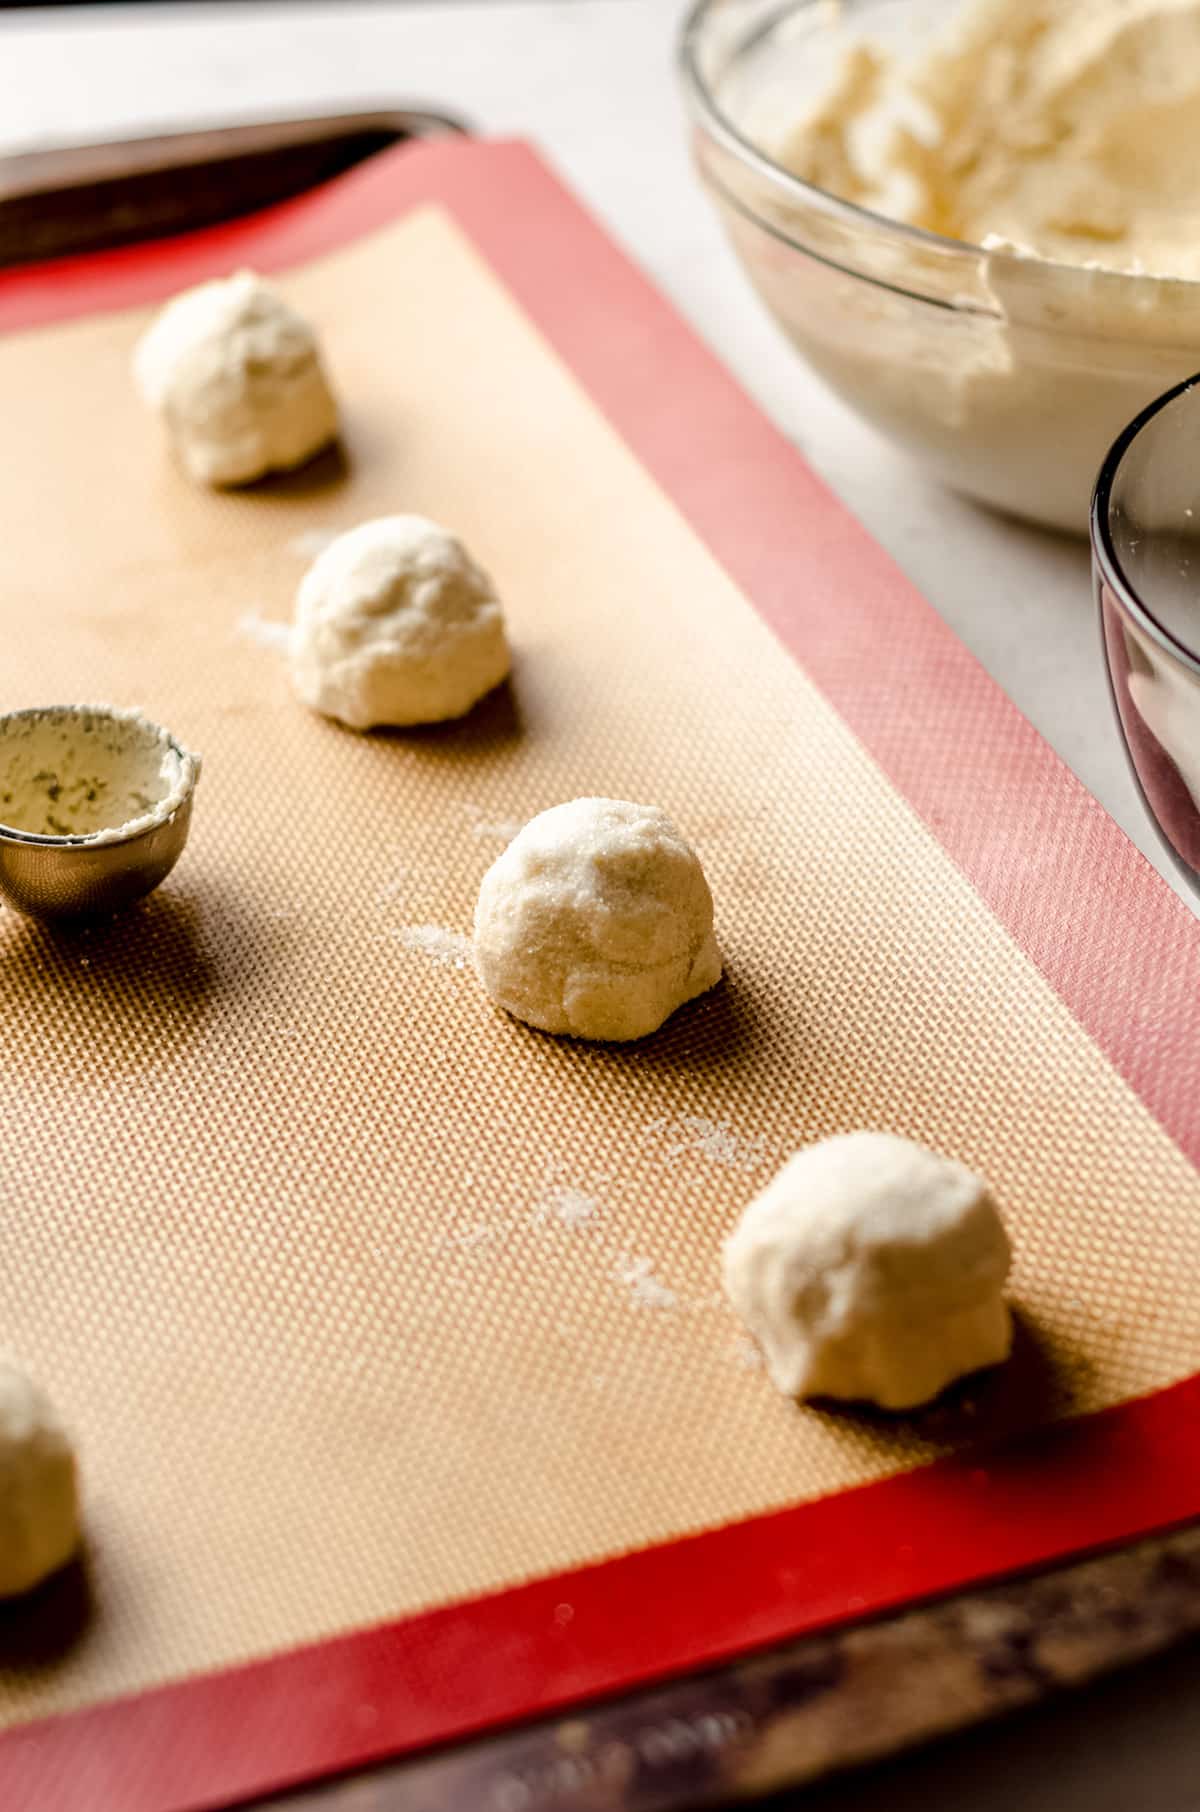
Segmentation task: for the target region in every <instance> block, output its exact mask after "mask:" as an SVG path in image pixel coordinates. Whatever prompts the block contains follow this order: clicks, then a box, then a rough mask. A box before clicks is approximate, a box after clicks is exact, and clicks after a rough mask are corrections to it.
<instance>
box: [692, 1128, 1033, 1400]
mask: <svg viewBox="0 0 1200 1812" xmlns="http://www.w3.org/2000/svg"><path fill="white" fill-rule="evenodd" d="M1010 1256H1011V1254H1010V1250H1009V1243H1008V1237H1007V1235H1006V1234H1005V1231H1004V1228H1003V1226H1002V1225H1001V1221H1000V1216H999V1215H998V1214H997V1212H996V1209H995V1206H994V1205H993V1203H992V1200H991V1197H990V1196H989V1195H988V1192H987V1188H986V1186H985V1185H984V1183H982V1182H981V1181H980V1179H979V1178H978V1177H977V1176H974V1175H972V1173H971V1172H970V1171H969V1170H967V1169H966V1168H965V1167H964V1166H963V1165H962V1164H959V1163H956V1162H955V1161H954V1160H953V1159H951V1158H942V1157H939V1156H938V1155H937V1154H936V1153H935V1152H932V1151H927V1150H926V1149H925V1148H924V1146H921V1145H914V1144H913V1143H911V1141H909V1140H908V1139H898V1138H895V1137H893V1136H892V1135H891V1134H890V1133H878V1132H856V1133H847V1134H845V1135H843V1136H841V1137H838V1138H834V1139H826V1140H824V1141H822V1142H821V1143H820V1144H818V1145H810V1146H809V1147H807V1149H805V1150H804V1151H801V1152H800V1153H798V1155H797V1156H796V1157H794V1158H793V1159H792V1160H791V1162H790V1163H789V1164H787V1165H785V1166H784V1168H783V1169H782V1170H781V1171H780V1172H779V1174H778V1176H777V1177H775V1179H774V1180H773V1181H772V1182H771V1183H770V1184H768V1186H767V1188H766V1189H764V1190H763V1192H762V1194H761V1195H760V1196H758V1197H757V1198H756V1200H754V1201H753V1202H751V1204H750V1206H749V1207H748V1208H747V1209H746V1212H745V1214H744V1215H743V1216H742V1219H741V1221H740V1222H739V1224H738V1226H737V1228H736V1230H735V1231H734V1233H733V1234H732V1235H731V1236H730V1238H729V1239H728V1240H727V1241H726V1242H725V1254H724V1259H725V1288H726V1291H727V1292H728V1295H729V1298H730V1301H731V1302H732V1303H733V1306H734V1308H735V1309H736V1310H737V1311H738V1313H739V1315H741V1317H742V1319H743V1321H744V1322H745V1323H746V1326H747V1327H748V1328H749V1329H750V1332H751V1333H752V1334H753V1335H754V1336H755V1338H756V1339H757V1340H758V1342H759V1344H760V1346H761V1347H762V1349H763V1353H764V1355H765V1357H766V1361H767V1366H768V1368H769V1370H770V1373H771V1377H772V1379H773V1380H774V1382H775V1383H776V1385H777V1386H778V1387H779V1389H780V1390H781V1391H784V1392H786V1394H787V1395H788V1396H793V1397H842V1398H847V1399H850V1400H855V1399H869V1400H870V1401H872V1402H875V1403H878V1404H879V1405H880V1406H881V1407H882V1408H884V1409H910V1408H912V1407H913V1405H914V1404H917V1403H926V1402H928V1401H929V1400H930V1398H932V1397H936V1396H937V1394H938V1392H939V1391H941V1390H943V1389H944V1388H945V1387H946V1385H948V1384H949V1383H951V1381H952V1380H953V1379H955V1378H959V1377H962V1376H963V1375H964V1374H965V1373H967V1372H973V1371H977V1370H978V1369H979V1368H980V1367H981V1366H985V1365H995V1364H997V1363H998V1362H999V1361H1000V1360H1001V1359H1005V1358H1007V1357H1008V1353H1009V1350H1010V1347H1011V1345H1012V1322H1011V1317H1010V1315H1009V1312H1008V1306H1007V1304H1006V1303H1005V1301H1004V1298H1003V1296H1002V1294H1001V1292H1002V1289H1003V1286H1004V1280H1005V1278H1006V1277H1007V1276H1008V1267H1009V1262H1010Z"/></svg>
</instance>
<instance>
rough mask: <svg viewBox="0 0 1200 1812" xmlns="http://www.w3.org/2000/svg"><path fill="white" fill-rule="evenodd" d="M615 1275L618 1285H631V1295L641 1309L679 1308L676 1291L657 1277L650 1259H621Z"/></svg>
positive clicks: (617, 1264) (618, 1261) (614, 1272)
mask: <svg viewBox="0 0 1200 1812" xmlns="http://www.w3.org/2000/svg"><path fill="white" fill-rule="evenodd" d="M613 1275H614V1277H615V1278H616V1279H617V1282H618V1283H623V1284H628V1285H629V1291H630V1294H631V1296H632V1297H633V1300H634V1302H635V1303H637V1305H638V1307H639V1308H642V1309H673V1308H676V1307H677V1306H678V1303H679V1298H678V1297H677V1296H676V1294H675V1292H674V1290H670V1289H668V1288H667V1286H666V1284H665V1283H662V1282H661V1281H660V1280H659V1279H658V1278H657V1277H655V1275H654V1272H653V1270H652V1268H651V1265H650V1260H649V1259H648V1258H630V1257H628V1256H626V1257H624V1258H620V1259H618V1260H617V1263H616V1266H615V1267H614V1271H613Z"/></svg>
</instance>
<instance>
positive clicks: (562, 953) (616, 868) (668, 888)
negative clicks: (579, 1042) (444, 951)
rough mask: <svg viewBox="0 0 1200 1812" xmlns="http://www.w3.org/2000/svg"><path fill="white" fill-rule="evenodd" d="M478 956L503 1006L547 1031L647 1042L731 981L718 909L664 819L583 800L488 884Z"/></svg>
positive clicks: (518, 846) (539, 831) (496, 868)
mask: <svg viewBox="0 0 1200 1812" xmlns="http://www.w3.org/2000/svg"><path fill="white" fill-rule="evenodd" d="M475 957H476V962H477V964H478V968H479V974H480V976H481V978H482V980H483V985H484V987H485V988H486V989H487V991H488V993H489V994H490V995H491V997H492V999H493V1000H494V1001H496V1002H497V1004H498V1005H500V1006H502V1007H505V1008H507V1010H508V1012H510V1013H513V1014H515V1015H516V1017H517V1018H518V1019H524V1020H526V1021H527V1022H528V1023H529V1024H530V1025H531V1026H539V1027H540V1028H541V1029H542V1031H544V1032H567V1033H570V1034H572V1035H573V1036H575V1037H576V1038H603V1039H624V1038H644V1037H645V1036H646V1034H647V1033H648V1032H653V1031H655V1030H657V1028H658V1027H659V1026H660V1025H661V1024H662V1023H663V1021H664V1019H666V1018H668V1017H669V1015H670V1014H672V1013H673V1012H674V1011H675V1009H676V1007H679V1006H682V1005H683V1003H684V1001H685V1000H692V999H693V998H694V997H695V996H696V995H697V994H703V993H704V991H705V989H706V988H711V987H712V986H713V985H714V983H715V982H717V981H719V980H720V976H721V957H720V953H719V952H718V950H717V946H716V941H715V939H714V937H713V904H712V895H711V893H710V892H709V890H708V882H707V881H706V880H705V878H704V870H703V869H702V868H701V866H700V862H699V859H698V858H697V856H696V854H695V852H694V850H692V848H691V847H690V846H689V845H688V844H687V843H686V842H685V841H684V839H683V838H682V837H681V836H680V834H679V832H678V831H677V830H676V829H675V826H674V825H673V824H672V823H671V820H670V819H669V818H668V817H667V816H666V814H665V813H664V812H660V811H659V810H657V808H656V807H654V806H651V805H629V804H627V803H626V802H625V801H624V800H622V799H574V800H572V801H571V803H570V804H569V805H556V806H554V807H553V809H552V810H550V811H548V812H542V813H540V814H539V816H538V817H536V818H534V819H532V820H531V821H530V822H529V823H528V824H527V825H526V826H525V828H524V830H522V831H521V832H520V833H519V834H518V835H517V836H516V837H515V838H514V839H513V841H512V842H511V843H510V844H509V846H508V848H507V849H506V850H505V851H504V854H503V855H502V856H500V857H499V859H498V860H497V861H495V862H494V863H493V864H492V866H491V868H489V870H488V872H487V874H486V875H485V876H484V877H483V884H482V886H481V887H480V889H479V902H478V904H477V906H476V908H475Z"/></svg>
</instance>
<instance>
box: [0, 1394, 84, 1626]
mask: <svg viewBox="0 0 1200 1812" xmlns="http://www.w3.org/2000/svg"><path fill="white" fill-rule="evenodd" d="M78 1546H79V1502H78V1495H77V1492H76V1485H75V1458H74V1455H73V1454H72V1452H71V1443H70V1442H69V1440H68V1439H67V1437H66V1435H65V1433H64V1432H63V1430H62V1428H61V1426H60V1424H59V1421H58V1418H57V1417H56V1415H55V1413H54V1410H53V1409H52V1408H51V1405H50V1402H49V1399H48V1398H47V1397H46V1395H45V1393H44V1392H43V1391H41V1390H39V1389H38V1387H37V1385H36V1384H34V1383H33V1382H32V1380H31V1379H29V1378H27V1377H26V1376H25V1373H24V1372H23V1371H22V1370H21V1369H20V1367H19V1366H17V1365H14V1364H13V1362H12V1361H11V1360H10V1359H2V1358H0V1598H14V1597H16V1595H17V1594H18V1593H19V1592H28V1591H31V1590H32V1589H33V1587H34V1586H36V1585H40V1584H41V1582H42V1580H43V1579H47V1578H48V1577H49V1576H50V1574H51V1573H56V1572H57V1571H58V1569H59V1567H61V1566H64V1565H65V1564H66V1562H67V1561H68V1560H70V1558H71V1556H72V1554H74V1552H75V1550H76V1548H77V1547H78Z"/></svg>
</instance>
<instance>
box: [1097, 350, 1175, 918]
mask: <svg viewBox="0 0 1200 1812" xmlns="http://www.w3.org/2000/svg"><path fill="white" fill-rule="evenodd" d="M1091 533H1092V571H1093V574H1094V579H1095V588H1096V600H1097V603H1098V605H1099V608H1100V622H1101V628H1102V631H1103V636H1104V652H1105V658H1106V659H1107V662H1108V677H1109V682H1110V684H1111V687H1112V695H1113V703H1114V705H1115V707H1116V713H1117V721H1118V723H1119V724H1120V727H1121V735H1122V737H1123V738H1124V742H1125V748H1126V752H1127V753H1128V756H1129V761H1130V766H1131V767H1132V769H1133V773H1134V778H1135V779H1136V781H1137V784H1138V787H1139V789H1140V791H1141V794H1142V798H1143V800H1144V801H1145V804H1146V809H1147V810H1148V811H1149V813H1150V816H1151V818H1152V819H1153V820H1154V823H1155V825H1156V826H1157V828H1158V831H1159V834H1160V836H1161V837H1162V838H1163V841H1164V842H1165V843H1166V846H1167V848H1168V850H1169V851H1170V853H1171V855H1172V856H1173V857H1174V859H1175V861H1176V863H1177V864H1178V866H1179V867H1180V869H1181V870H1182V871H1183V873H1184V875H1185V876H1186V878H1187V879H1188V880H1189V881H1190V882H1191V884H1192V886H1193V888H1194V889H1195V890H1196V891H1197V892H1198V893H1200V377H1195V378H1189V379H1188V381H1187V382H1186V383H1183V384H1180V385H1178V386H1177V387H1176V388H1175V389H1174V390H1169V391H1168V392H1167V394H1166V395H1165V396H1163V397H1160V398H1159V400H1158V401H1157V402H1155V403H1152V404H1151V405H1150V407H1149V408H1148V409H1146V410H1144V411H1143V413H1142V414H1141V415H1139V416H1138V417H1137V419H1136V420H1135V421H1134V422H1132V423H1131V424H1130V426H1129V427H1128V428H1127V429H1126V430H1125V432H1124V433H1123V434H1122V435H1121V437H1120V439H1119V440H1118V441H1117V442H1116V444H1115V445H1114V447H1113V449H1112V451H1111V453H1110V454H1109V456H1108V458H1107V459H1106V461H1105V463H1104V466H1103V468H1102V470H1101V473H1100V477H1099V480H1098V482H1097V485H1096V491H1095V495H1094V497H1093V500H1092V516H1091Z"/></svg>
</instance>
